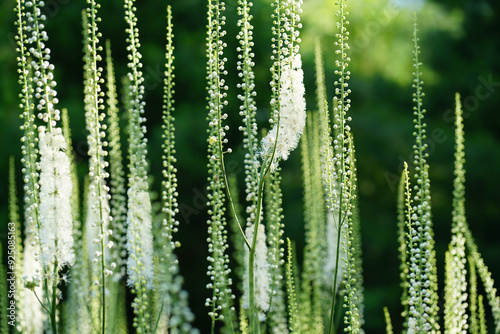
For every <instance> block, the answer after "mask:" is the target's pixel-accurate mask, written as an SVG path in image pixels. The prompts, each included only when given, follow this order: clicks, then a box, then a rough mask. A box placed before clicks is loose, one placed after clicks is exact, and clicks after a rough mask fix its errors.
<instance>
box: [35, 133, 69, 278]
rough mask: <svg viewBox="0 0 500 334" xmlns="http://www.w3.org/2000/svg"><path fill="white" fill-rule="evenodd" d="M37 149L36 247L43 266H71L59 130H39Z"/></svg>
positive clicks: (66, 170) (66, 179) (65, 170)
mask: <svg viewBox="0 0 500 334" xmlns="http://www.w3.org/2000/svg"><path fill="white" fill-rule="evenodd" d="M39 131H40V132H39V145H40V146H39V147H40V247H41V260H42V264H43V266H46V267H49V268H51V267H52V266H53V265H54V264H57V266H58V267H59V268H61V267H63V266H65V265H72V264H73V262H74V260H75V254H74V251H73V217H72V212H71V195H72V191H73V179H72V178H71V172H70V161H69V158H68V155H67V153H66V141H65V139H64V136H63V134H62V131H61V129H60V128H53V129H52V132H45V127H43V126H41V127H39Z"/></svg>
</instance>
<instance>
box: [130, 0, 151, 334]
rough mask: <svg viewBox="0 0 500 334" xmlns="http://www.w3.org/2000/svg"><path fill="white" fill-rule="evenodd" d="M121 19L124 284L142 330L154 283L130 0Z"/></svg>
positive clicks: (138, 69) (141, 95) (139, 76)
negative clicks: (126, 104)
mask: <svg viewBox="0 0 500 334" xmlns="http://www.w3.org/2000/svg"><path fill="white" fill-rule="evenodd" d="M124 5H125V20H126V23H127V25H128V26H127V29H126V32H127V34H128V38H127V42H128V46H127V50H128V51H129V60H130V62H129V65H128V66H129V69H130V70H129V72H128V74H127V76H128V79H129V80H130V86H129V94H130V109H129V110H128V112H129V117H130V119H129V122H130V123H129V126H130V138H129V178H128V191H127V194H128V213H127V226H128V227H127V250H128V253H129V257H128V260H127V274H128V284H129V285H130V286H133V287H134V289H133V292H134V293H135V295H136V296H135V298H134V301H133V303H132V306H133V308H134V314H135V317H134V325H135V326H136V327H137V328H138V330H140V331H141V332H143V333H148V332H150V331H151V325H150V320H149V315H148V314H147V307H148V290H149V289H152V288H153V287H154V267H153V235H152V209H151V199H150V197H149V186H148V179H147V173H148V163H147V160H146V154H147V139H146V137H145V132H146V127H145V126H144V125H143V124H144V122H145V121H146V119H145V117H144V105H145V103H144V85H143V82H144V77H143V74H142V71H141V68H142V64H141V54H140V53H139V50H138V48H139V45H140V43H139V30H138V28H137V18H136V16H135V10H136V8H135V7H134V1H133V0H125V4H124Z"/></svg>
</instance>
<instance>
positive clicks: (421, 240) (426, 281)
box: [408, 17, 439, 333]
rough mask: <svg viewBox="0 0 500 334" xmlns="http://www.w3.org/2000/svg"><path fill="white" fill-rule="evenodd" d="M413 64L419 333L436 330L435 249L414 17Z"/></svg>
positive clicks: (413, 279) (413, 286)
mask: <svg viewBox="0 0 500 334" xmlns="http://www.w3.org/2000/svg"><path fill="white" fill-rule="evenodd" d="M413 43H414V50H413V56H414V59H413V60H414V65H413V69H414V72H413V76H414V80H413V88H414V89H415V93H413V102H414V103H415V106H414V107H413V111H414V113H413V114H414V116H415V119H414V123H415V132H414V133H415V144H414V145H413V151H414V157H415V160H414V162H413V164H414V168H415V174H414V176H415V179H416V184H415V186H414V191H415V192H414V196H413V203H412V205H413V215H414V217H412V221H413V224H414V228H413V229H412V230H411V231H410V233H411V236H412V245H411V247H410V249H409V252H410V253H409V254H410V262H411V265H410V267H409V271H410V288H409V292H410V293H409V294H410V299H409V303H408V305H409V312H410V313H409V320H408V323H409V325H408V330H410V323H412V324H415V326H414V330H415V332H419V333H431V332H432V333H439V323H438V311H439V306H438V294H437V289H438V287H437V273H436V254H435V250H434V232H433V226H432V218H431V195H430V181H429V165H428V164H427V157H428V153H427V146H428V145H427V143H426V142H425V138H426V129H425V127H426V125H425V122H424V114H425V109H424V108H423V104H422V97H423V95H424V94H423V92H422V85H423V81H422V79H421V77H420V76H421V72H420V67H421V66H422V63H421V62H420V60H419V54H420V47H419V44H418V36H417V21H416V17H415V21H414V29H413Z"/></svg>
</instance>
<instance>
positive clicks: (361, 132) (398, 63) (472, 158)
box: [0, 0, 500, 333]
mask: <svg viewBox="0 0 500 334" xmlns="http://www.w3.org/2000/svg"><path fill="white" fill-rule="evenodd" d="M304 2H305V3H304V5H303V15H302V21H303V26H304V28H303V30H302V32H301V37H302V40H303V43H302V45H301V53H302V57H303V61H304V73H305V85H306V91H307V104H308V108H309V109H311V110H312V109H315V108H316V103H317V102H316V100H315V72H314V59H313V56H314V41H315V40H316V39H317V38H319V39H320V40H321V43H322V47H323V58H324V61H325V67H326V79H327V86H328V94H329V98H331V97H332V93H333V81H334V80H335V78H334V75H333V71H334V60H335V55H334V52H333V43H334V41H335V37H334V34H335V32H336V29H335V22H336V17H335V10H336V8H335V6H334V1H333V0H332V1H330V0H305V1H304ZM270 3H271V0H255V1H254V4H255V5H254V7H253V9H252V11H253V12H252V13H253V15H254V21H253V23H254V26H255V27H256V28H255V31H254V38H255V63H256V67H255V73H256V77H257V78H256V85H257V93H258V96H257V106H258V109H259V111H258V120H259V122H260V123H261V125H262V126H264V127H265V126H267V119H268V116H269V111H268V105H269V98H270V92H269V84H268V82H269V81H270V74H269V68H270V66H271V61H270V58H269V57H270V38H271V33H270V31H271V30H270V28H271V23H272V20H271V12H272V9H271V7H270ZM167 4H170V5H171V6H172V10H173V19H174V33H175V40H174V44H175V48H176V49H175V56H176V61H175V66H176V71H175V74H176V95H175V98H176V112H175V117H176V127H177V132H176V138H177V143H176V145H177V152H178V162H177V167H178V171H179V172H178V173H179V174H178V178H179V202H180V208H181V214H180V215H179V220H180V222H181V226H180V231H179V233H178V239H180V240H181V243H182V247H181V248H180V249H179V251H178V255H179V257H180V266H181V273H182V274H183V275H184V277H185V281H186V289H187V290H188V292H189V293H190V303H191V307H192V309H193V310H194V311H195V313H196V317H197V323H196V325H197V326H198V327H199V328H200V329H201V331H202V333H203V332H204V328H206V326H208V324H209V322H208V317H207V316H206V313H207V309H206V308H205V307H204V301H205V298H206V297H207V290H206V289H205V285H206V283H207V279H206V274H205V272H206V266H207V262H206V255H207V251H206V242H205V239H206V233H207V232H206V212H205V211H206V210H205V209H204V202H205V198H204V195H203V193H204V188H205V184H206V176H207V174H206V173H207V172H206V168H205V166H206V161H207V159H206V139H205V133H206V132H205V130H206V128H207V122H206V119H205V112H206V108H205V96H206V93H205V62H206V58H205V51H204V50H205V34H206V32H205V26H206V17H205V15H206V2H205V1H201V0H182V1H180V0H178V1H151V0H150V1H139V2H138V3H137V7H138V10H137V16H138V20H139V23H138V26H139V29H140V39H141V44H142V48H141V52H142V54H143V63H144V74H145V78H146V81H145V85H146V103H147V106H146V117H147V118H148V131H149V132H148V137H149V138H150V152H149V159H150V162H151V173H152V175H153V176H155V177H156V180H155V183H154V185H153V189H155V190H158V189H159V188H158V185H159V180H160V179H159V178H160V175H161V174H160V168H161V147H160V143H161V140H160V138H161V137H160V136H161V129H160V126H159V124H160V122H161V94H162V86H161V83H162V72H163V61H164V41H165V25H166V18H165V13H166V5H167ZM14 6H15V1H14V0H3V1H2V2H1V3H0V73H1V76H0V92H1V93H0V154H1V156H2V158H1V159H0V175H1V177H0V190H1V191H0V239H1V241H2V243H3V242H5V240H6V225H7V221H8V211H7V175H8V157H9V156H10V155H14V156H15V157H16V162H17V163H18V166H19V164H20V161H19V160H20V142H19V138H20V137H21V132H20V130H19V126H20V124H21V121H20V120H19V117H18V115H19V109H18V107H17V105H18V103H19V99H18V94H19V91H20V87H19V85H18V83H17V80H18V77H17V65H16V53H15V43H14V35H15V26H14V24H13V22H14V21H15V14H14V12H13V8H14ZM84 6H85V1H82V0H81V1H77V0H47V1H46V8H45V10H44V11H45V13H46V14H47V17H48V20H47V24H46V26H47V31H48V33H49V36H50V39H49V41H48V43H47V44H48V46H49V48H51V50H52V61H53V63H54V64H55V66H56V71H55V76H56V79H57V81H58V84H59V85H58V91H59V98H60V101H61V102H60V107H65V108H68V109H69V114H70V120H71V129H72V132H73V143H74V147H73V149H74V151H75V154H76V157H77V162H78V168H79V171H80V173H81V175H80V176H81V177H82V178H83V175H84V174H85V173H86V171H87V154H86V150H87V146H86V131H85V125H84V110H83V104H82V101H83V86H82V81H83V77H82V66H83V63H82V51H81V49H82V45H81V39H82V37H81V23H80V21H81V20H80V17H81V11H82V9H83V8H84ZM226 8H227V11H226V16H227V26H226V29H227V31H228V35H227V37H226V41H227V43H228V49H227V51H226V57H227V58H228V63H227V69H228V71H229V76H228V81H229V83H230V90H229V105H228V107H227V109H226V110H227V112H228V114H229V116H230V117H229V123H230V125H231V130H230V132H229V136H230V146H231V147H232V148H233V151H235V153H234V154H232V156H231V157H230V158H229V164H230V165H229V166H230V167H228V169H229V170H230V171H231V172H232V173H234V174H237V175H238V178H239V180H240V181H241V182H243V181H242V180H243V165H242V159H241V155H240V154H239V153H238V148H239V147H240V146H241V145H240V143H241V135H240V133H239V132H238V131H237V127H238V125H239V122H240V118H239V116H238V113H237V108H238V103H237V100H236V94H237V93H238V92H237V89H236V88H235V85H236V79H237V76H236V74H237V73H236V70H235V69H236V65H235V63H236V56H235V49H236V39H235V36H236V34H237V30H236V20H237V10H236V8H237V1H236V0H228V1H227V2H226ZM348 10H349V12H350V16H349V20H350V26H349V29H350V31H351V35H350V37H351V39H350V46H351V58H352V62H351V72H352V75H351V77H352V79H351V81H350V88H351V89H352V95H351V99H352V108H351V111H350V112H351V115H352V118H353V121H352V129H353V132H354V138H355V142H356V148H357V164H358V182H359V200H360V204H359V206H360V214H361V224H362V239H363V256H364V258H363V266H364V277H365V318H366V324H365V326H364V327H365V330H366V332H367V333H381V332H382V331H383V329H384V320H383V313H382V307H383V306H388V307H389V310H390V312H391V313H392V317H393V321H394V324H395V328H396V330H397V329H399V328H400V319H399V316H398V313H399V311H400V308H399V298H400V295H401V290H400V288H399V274H398V267H399V260H398V254H397V247H398V245H397V235H396V193H395V191H394V189H395V185H396V184H397V180H398V178H399V174H400V172H401V169H402V164H403V161H411V160H412V159H411V155H412V153H411V152H412V144H413V138H412V131H413V128H412V126H413V123H412V102H411V94H412V89H411V79H412V78H411V71H412V67H411V63H412V53H411V50H412V49H411V48H412V44H411V37H412V20H413V12H417V15H418V19H419V34H420V39H421V48H422V54H421V60H422V61H423V63H424V67H423V79H424V81H425V86H424V91H425V93H426V97H425V99H424V105H425V107H426V109H427V114H426V120H427V123H428V131H429V147H430V150H429V153H430V156H429V159H428V162H429V164H430V166H431V167H430V179H431V187H432V200H433V202H432V205H433V217H434V225H435V234H436V247H437V252H438V266H439V267H438V274H439V276H440V277H439V280H440V284H441V287H442V286H443V281H444V270H443V258H444V251H445V249H446V247H447V244H448V242H449V240H450V224H451V201H452V196H451V195H452V184H453V150H454V128H453V112H452V111H453V110H454V94H455V92H460V93H461V95H462V101H463V104H464V119H465V131H466V159H467V163H466V168H467V175H466V178H467V184H466V187H467V193H466V194H467V195H466V196H467V202H466V206H467V207H466V210H467V215H468V220H469V224H470V227H471V230H472V232H473V234H474V235H475V237H476V240H477V242H478V244H479V250H480V251H481V252H482V254H483V256H484V259H485V263H486V264H487V265H489V267H490V269H491V271H492V273H493V278H496V279H497V287H498V283H499V282H500V265H499V260H498V256H499V254H500V243H499V241H500V237H499V235H500V224H499V223H500V222H499V217H500V191H499V189H498V188H499V187H500V175H499V167H500V94H499V91H500V2H498V1H495V0H435V1H424V0H421V1H404V0H398V1H397V0H394V1H387V0H365V1H362V0H351V1H349V2H348ZM123 13H124V10H123V5H122V2H121V1H117V0H108V1H105V2H104V1H103V4H102V9H101V11H100V16H101V17H102V18H103V20H102V23H101V24H100V27H99V28H100V31H101V32H102V34H103V41H104V39H110V40H111V43H112V50H113V56H114V59H115V67H116V74H117V76H118V77H122V76H124V75H125V73H126V51H125V38H126V35H125V21H124V18H123ZM282 167H283V173H282V175H283V193H284V215H285V224H286V235H287V236H289V237H291V238H292V239H295V240H296V241H297V244H298V246H299V247H300V246H301V245H303V218H302V188H301V187H302V184H301V182H302V180H301V169H300V150H297V151H296V152H293V153H292V154H291V156H290V159H289V160H288V161H286V162H284V163H282ZM20 177H21V175H20V169H19V168H18V174H17V179H18V182H20V180H21V179H20ZM19 189H21V187H19ZM20 198H21V196H20ZM490 328H491V326H490Z"/></svg>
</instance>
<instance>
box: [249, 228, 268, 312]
mask: <svg viewBox="0 0 500 334" xmlns="http://www.w3.org/2000/svg"><path fill="white" fill-rule="evenodd" d="M253 233H254V225H252V226H250V227H247V228H246V230H245V234H246V237H247V240H252V239H253ZM255 247H256V248H255V268H254V275H255V277H254V280H255V306H256V308H257V309H258V313H257V314H258V317H259V320H260V321H264V320H266V313H265V312H267V310H269V297H270V296H269V291H270V286H269V282H270V275H269V263H268V261H267V245H266V233H265V231H264V225H262V224H259V229H258V232H257V245H256V246H255ZM245 250H246V256H245V260H246V261H245V281H244V283H243V284H244V286H245V287H248V285H249V281H248V277H249V272H248V269H249V268H248V266H249V264H248V257H249V254H248V253H249V252H248V248H247V247H245ZM248 297H249V296H248V291H247V290H246V289H245V293H244V294H243V307H244V308H246V309H248V307H249V300H248V299H249V298H248Z"/></svg>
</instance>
